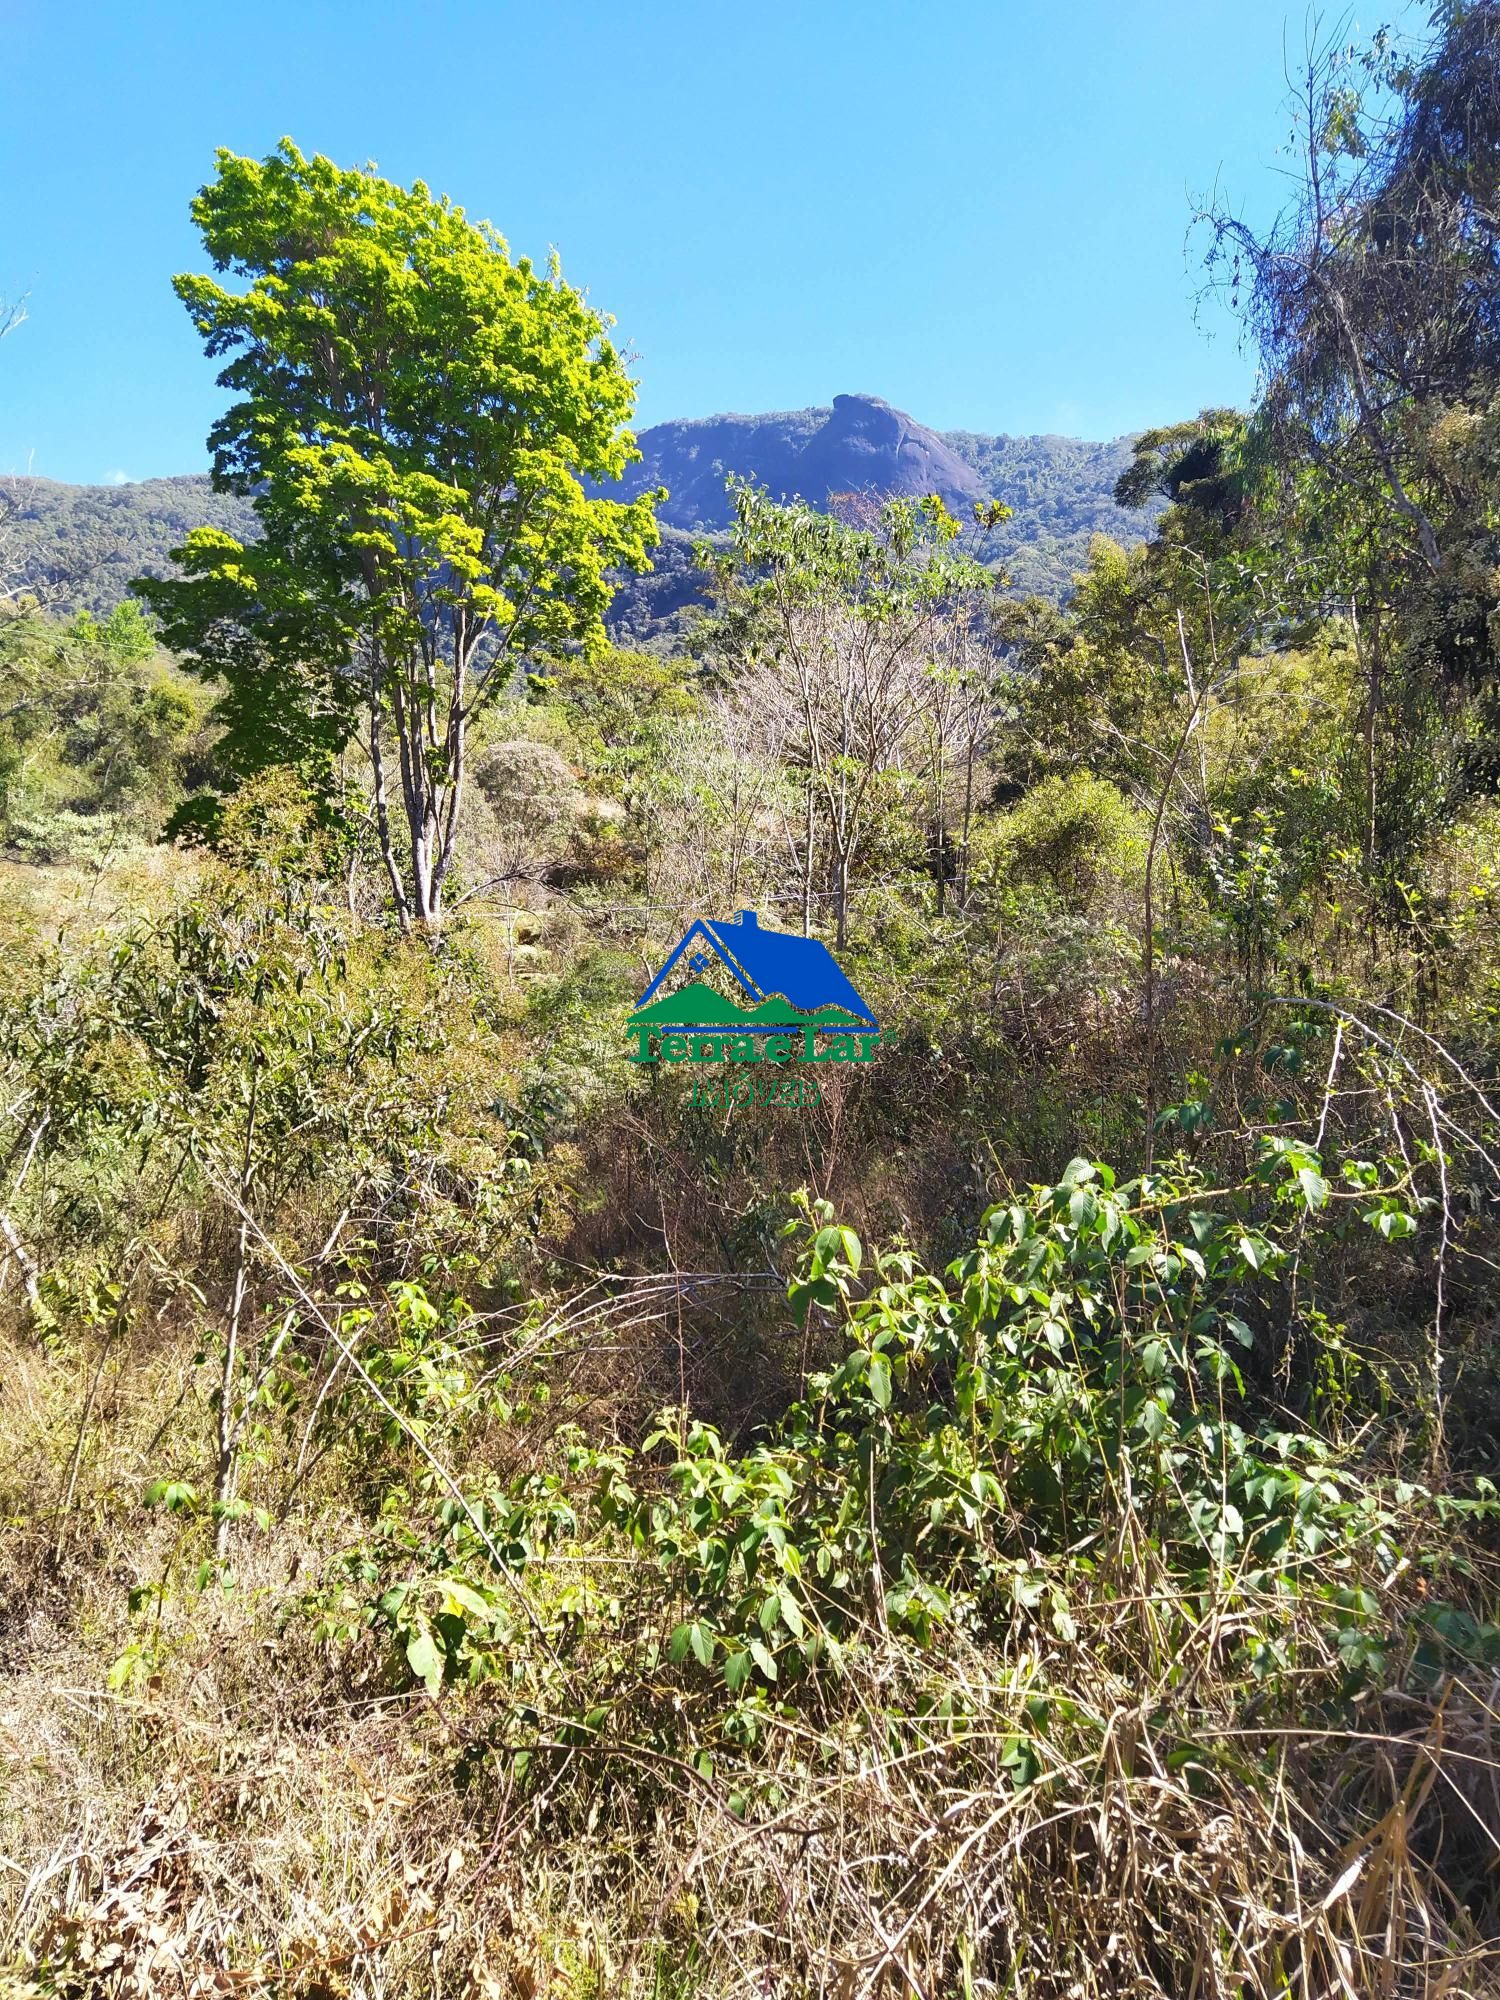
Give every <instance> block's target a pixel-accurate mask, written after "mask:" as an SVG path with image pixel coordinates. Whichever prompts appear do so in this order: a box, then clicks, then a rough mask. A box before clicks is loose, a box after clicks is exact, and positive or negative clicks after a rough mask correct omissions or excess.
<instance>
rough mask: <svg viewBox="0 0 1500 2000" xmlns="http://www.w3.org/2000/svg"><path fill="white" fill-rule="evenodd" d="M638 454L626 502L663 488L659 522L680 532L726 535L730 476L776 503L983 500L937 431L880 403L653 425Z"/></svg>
mask: <svg viewBox="0 0 1500 2000" xmlns="http://www.w3.org/2000/svg"><path fill="white" fill-rule="evenodd" d="M640 447H641V453H642V458H641V463H640V464H639V465H634V466H632V467H631V469H630V471H629V473H628V474H627V475H626V479H625V482H624V486H625V497H629V496H631V495H634V494H635V493H638V492H641V491H643V490H644V489H646V488H648V487H652V486H665V487H667V488H668V490H669V493H670V498H669V499H668V501H667V504H666V506H665V507H664V508H663V509H662V510H661V518H662V520H663V521H664V522H666V524H667V525H668V526H669V527H674V528H689V529H691V528H697V529H704V528H706V529H710V530H712V529H714V528H723V527H727V526H728V524H729V520H730V507H729V501H728V497H727V495H726V494H725V491H724V481H725V479H726V478H727V477H728V475H729V474H730V473H734V474H737V475H738V476H739V477H740V478H742V479H755V480H757V481H759V482H760V484H762V485H763V486H765V487H767V488H768V490H769V491H770V492H771V493H772V494H774V495H775V496H776V498H777V499H779V500H794V499H801V500H806V501H808V502H809V503H810V504H811V505H812V506H814V507H819V508H826V507H828V506H829V505H830V504H831V503H833V502H835V501H837V500H838V499H840V498H841V497H842V496H844V495H862V496H868V497H871V498H875V499H881V500H885V499H891V498H896V497H903V498H919V497H920V496H921V495H923V494H926V493H938V494H941V495H942V498H943V500H944V502H945V503H946V504H947V506H948V507H949V508H950V509H951V510H952V511H953V512H954V513H956V514H959V515H961V516H967V514H968V513H969V511H970V509H971V507H972V505H973V503H974V502H975V501H976V500H982V499H984V498H985V497H986V489H985V485H984V482H983V481H982V480H981V479H980V477H979V475H978V474H977V473H976V472H975V471H974V469H973V467H972V466H970V465H966V464H965V463H964V461H963V459H961V458H960V457H959V456H958V454H957V452H955V451H954V450H953V449H952V447H951V446H950V445H948V444H946V443H945V442H944V440H943V439H942V438H941V437H939V436H938V434H937V432H936V431H930V430H928V429H927V427H926V426H925V425H924V424H919V423H917V422H916V421H915V419H914V418H912V417H909V416H907V415H906V414H905V412H904V411H902V410H896V409H893V408H892V407H891V405H890V404H889V403H887V402H885V401H883V400H882V398H881V397H879V396H835V397H834V399H833V408H832V409H831V410H790V411H782V412H775V413H772V414H770V415H766V416H757V417H741V416H723V417H698V418H690V419H687V420H684V421H679V422H675V423H667V424H654V425H653V426H652V427H651V429H650V430H646V431H642V432H641V435H640Z"/></svg>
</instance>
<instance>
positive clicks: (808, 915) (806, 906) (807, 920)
mask: <svg viewBox="0 0 1500 2000" xmlns="http://www.w3.org/2000/svg"><path fill="white" fill-rule="evenodd" d="M812 884H813V788H812V772H811V771H810V770H809V772H808V774H807V836H806V842H805V844H804V846H803V849H802V935H803V936H804V937H811V936H812Z"/></svg>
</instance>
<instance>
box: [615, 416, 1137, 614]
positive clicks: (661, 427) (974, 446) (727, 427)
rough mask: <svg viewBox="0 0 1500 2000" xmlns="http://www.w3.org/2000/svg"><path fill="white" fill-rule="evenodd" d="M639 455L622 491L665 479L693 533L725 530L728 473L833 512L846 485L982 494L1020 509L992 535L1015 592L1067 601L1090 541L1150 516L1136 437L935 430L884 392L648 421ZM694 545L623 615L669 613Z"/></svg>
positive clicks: (849, 489)
mask: <svg viewBox="0 0 1500 2000" xmlns="http://www.w3.org/2000/svg"><path fill="white" fill-rule="evenodd" d="M639 444H640V450H641V460H640V463H639V464H638V465H633V466H632V467H631V468H630V470H629V472H628V473H627V474H626V476H625V478H624V479H623V480H622V481H621V482H620V486H619V488H617V489H616V490H617V491H620V492H621V493H622V494H623V495H624V496H625V497H627V498H633V497H634V496H635V495H636V494H638V493H642V492H645V491H647V490H648V489H649V488H651V487H654V486H665V487H666V488H667V489H668V496H669V497H668V499H667V501H666V504H665V505H664V507H663V508H662V510H661V519H662V522H663V523H664V525H665V526H666V527H667V528H668V529H669V530H672V529H675V530H677V531H678V533H679V534H681V535H684V536H686V537H689V538H691V537H692V536H694V535H703V534H710V535H711V534H713V533H715V532H717V531H721V530H723V529H724V528H725V527H727V525H728V523H729V519H730V509H729V504H728V500H727V497H726V494H725V490H724V482H725V480H726V478H727V477H728V476H729V475H730V474H731V473H733V474H735V475H736V476H738V477H739V478H742V479H754V480H757V481H758V482H759V483H760V484H761V485H763V486H765V487H766V488H768V489H769V491H770V492H772V493H773V494H775V495H776V496H777V497H778V498H781V499H796V498H800V499H803V500H807V501H809V502H810V503H811V504H812V505H813V506H815V507H821V508H826V507H828V506H829V505H830V504H831V503H833V502H835V501H836V500H837V499H838V498H839V497H840V496H841V495H844V494H876V495H879V496H881V497H888V496H891V495H899V494H904V495H908V496H912V497H917V496H920V495H922V494H924V493H939V494H941V495H942V497H943V500H944V501H945V502H946V504H947V505H948V507H949V508H950V509H951V510H952V511H953V512H954V513H955V514H956V515H958V517H959V518H960V520H964V521H967V520H970V519H971V518H972V511H973V504H974V502H975V501H976V500H989V499H995V500H1003V501H1004V502H1005V504H1006V505H1007V506H1008V507H1010V508H1011V509H1012V518H1011V519H1010V520H1009V521H1006V522H1004V523H1002V525H1001V526H1000V527H998V528H996V529H995V530H993V531H992V532H991V533H990V534H988V535H987V536H986V537H985V538H984V542H983V545H982V551H981V552H982V554H983V555H984V557H985V559H986V561H989V562H993V563H996V564H999V565H1000V566H1001V567H1003V568H1004V570H1005V572H1006V574H1007V575H1008V576H1009V577H1010V579H1011V585H1012V588H1013V589H1014V590H1016V592H1017V593H1018V594H1020V595H1027V594H1030V593H1035V594H1037V595H1039V596H1045V597H1054V598H1061V597H1064V596H1066V595H1067V593H1068V590H1069V589H1070V587H1071V585H1072V580H1073V577H1074V575H1075V574H1076V573H1077V572H1078V570H1080V569H1081V568H1082V567H1083V564H1084V561H1085V559H1086V558H1087V555H1088V545H1089V540H1090V537H1091V536H1093V535H1096V534H1105V535H1110V536H1112V537H1113V538H1114V539H1115V540H1116V541H1121V542H1126V543H1131V542H1139V541H1142V540H1144V538H1145V535H1146V531H1147V529H1148V527H1149V524H1150V521H1151V518H1152V515H1151V512H1149V511H1147V512H1145V513H1131V512H1128V511H1127V510H1125V509H1123V508H1120V507H1117V506H1116V505H1115V499H1114V486H1115V481H1116V480H1117V479H1118V478H1119V476H1120V474H1121V473H1122V472H1123V471H1124V469H1125V467H1126V466H1127V465H1128V464H1129V463H1130V458H1131V439H1130V438H1129V437H1119V438H1112V439H1110V440H1109V441H1108V442H1106V443H1093V442H1090V441H1088V440H1086V439H1082V438H1068V437H1005V436H1000V437H989V436H985V435H983V434H981V433H979V432H976V431H934V430H929V429H928V428H927V427H926V426H925V425H923V424H919V423H918V422H917V421H916V420H915V419H914V418H912V417H909V416H907V415H906V414H905V412H904V411H902V410H897V409H893V408H892V406H891V405H890V404H889V403H887V402H884V401H883V400H882V399H881V398H880V397H879V396H836V397H835V398H834V400H833V406H832V408H831V409H812V410H785V411H780V412H776V413H773V414H770V415H762V416H718V417H688V418H681V419H678V420H676V421H674V422H672V423H665V424H653V425H652V426H651V428H650V429H649V430H644V431H642V432H641V434H640V438H639ZM686 548H687V543H683V544H681V545H680V546H679V547H678V548H675V549H674V548H671V546H670V538H669V540H668V546H667V549H666V550H665V551H664V556H665V560H664V562H659V563H658V566H657V567H658V571H662V570H665V572H666V576H667V577H668V578H670V582H665V583H664V582H662V581H659V580H658V578H657V577H652V578H648V579H646V580H645V582H644V583H637V582H634V581H632V582H631V583H630V584H629V585H628V586H627V590H626V593H625V599H626V601H625V602H624V603H622V604H621V605H620V606H619V608H618V611H617V616H619V617H620V618H621V619H623V620H628V619H629V618H630V616H631V611H632V607H633V605H634V603H635V602H636V601H637V600H641V601H643V602H644V603H645V604H646V605H647V606H649V610H648V613H647V618H648V620H649V618H650V615H651V612H653V611H657V610H658V609H659V610H660V611H662V612H664V613H665V615H668V616H670V615H671V614H672V613H673V612H675V611H677V610H679V609H680V602H681V600H682V599H683V595H684V592H687V593H691V591H692V589H693V585H694V581H695V580H694V579H693V578H692V576H691V574H690V573H688V572H687V569H686Z"/></svg>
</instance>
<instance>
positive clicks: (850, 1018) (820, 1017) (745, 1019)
mask: <svg viewBox="0 0 1500 2000" xmlns="http://www.w3.org/2000/svg"><path fill="white" fill-rule="evenodd" d="M628 1025H629V1026H630V1027H632V1028H641V1027H646V1026H647V1025H649V1026H651V1027H664V1028H739V1029H742V1030H745V1031H747V1032H748V1031H751V1030H754V1029H756V1028H808V1027H811V1028H858V1027H862V1026H864V1025H865V1024H864V1023H863V1022H862V1021H860V1019H859V1017H858V1016H857V1015H855V1014H851V1013H850V1012H849V1010H848V1009H847V1008H845V1007H819V1008H818V1009H817V1010H816V1012H814V1013H811V1014H804V1013H801V1012H799V1011H798V1009H797V1008H795V1007H793V1006H790V1005H789V1004H788V1002H787V1001H786V1000H784V999H783V998H782V996H781V995H780V994H779V993H773V994H771V995H770V997H769V998H768V999H765V1000H762V1001H761V1002H760V1004H759V1006H757V1007H737V1006H736V1005H735V1003H734V1002H733V1001H732V1000H726V999H725V998H724V997H723V995H722V994H720V993H715V991H714V990H713V988H712V987H711V986H705V985H703V984H702V983H701V981H700V982H698V983H695V984H694V985H691V986H684V987H682V988H681V989H680V991H678V992H676V993H673V994H671V995H670V996H669V997H668V998H667V999H665V1000H654V1001H653V1002H652V1003H651V1005H650V1006H649V1007H641V1008H639V1009H638V1010H637V1011H636V1012H635V1013H634V1014H632V1015H631V1017H630V1021H629V1024H628Z"/></svg>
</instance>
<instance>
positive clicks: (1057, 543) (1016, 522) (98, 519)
mask: <svg viewBox="0 0 1500 2000" xmlns="http://www.w3.org/2000/svg"><path fill="white" fill-rule="evenodd" d="M640 448H641V462H640V463H639V464H638V465H634V466H632V467H631V468H630V471H629V472H628V474H627V475H626V477H625V478H624V479H623V480H622V481H621V482H620V483H619V485H618V486H616V487H615V488H613V489H612V490H613V491H614V492H616V493H619V494H620V495H622V497H626V498H630V497H633V496H634V495H635V494H637V493H641V492H644V491H646V490H647V489H648V488H650V487H653V486H665V487H667V488H668V489H669V494H670V497H669V499H668V500H667V502H666V504H665V506H664V507H663V508H662V511H661V519H662V523H663V528H664V534H663V539H662V546H661V548H660V550H659V551H658V554H657V559H656V566H655V568H654V570H653V571H652V572H651V574H650V575H649V576H645V577H627V578H625V579H624V580H623V581H622V584H621V587H620V590H619V593H618V595H617V597H616V600H615V604H614V607H613V610H612V612H611V615H610V623H611V626H612V628H613V630H614V632H615V635H616V637H617V638H618V639H619V640H620V641H621V642H622V643H624V644H629V645H647V644H651V643H653V642H657V643H660V642H662V641H663V640H665V639H668V638H670V637H672V636H673V635H674V634H675V633H676V632H678V631H680V629H681V628H682V626H683V624H684V623H685V622H686V620H687V618H688V617H689V616H690V615H691V612H692V610H693V608H694V607H695V606H696V605H697V604H698V603H700V602H701V577H700V573H699V572H698V571H697V570H696V569H695V568H694V566H693V560H692V550H693V544H694V541H695V540H696V539H698V538H700V537H702V536H705V535H707V536H710V537H711V536H713V535H715V534H721V533H722V532H723V531H724V529H725V528H726V527H727V525H728V522H729V518H730V510H729V504H728V500H727V498H726V495H725V491H724V482H725V479H726V477H727V476H728V475H729V474H730V473H735V474H737V475H739V476H740V477H741V478H746V479H755V480H758V481H759V482H760V483H761V484H762V485H764V486H766V487H767V488H769V490H770V491H771V492H772V493H774V494H776V495H777V496H778V497H780V498H784V499H792V498H797V497H800V498H802V499H805V500H807V501H809V502H810V503H811V504H812V505H813V506H816V507H821V508H827V507H829V506H830V505H833V504H836V503H837V502H838V501H839V500H840V498H841V496H844V495H849V494H870V495H876V496H880V497H886V496H889V495H894V494H906V495H911V496H919V495H921V494H924V493H940V494H941V495H942V497H943V499H944V501H945V502H946V503H947V505H948V506H949V507H950V508H951V509H952V510H953V512H954V513H955V514H957V515H958V516H959V518H960V519H962V520H969V519H971V518H972V510H973V504H974V502H975V501H976V500H986V499H998V500H1003V501H1004V502H1005V503H1006V505H1007V506H1008V507H1010V508H1012V509H1013V516H1012V518H1011V519H1010V520H1009V521H1006V522H1004V523H1003V524H1002V525H1001V526H1000V527H999V528H997V529H995V530H993V531H992V532H991V533H990V534H988V535H987V536H986V537H985V538H984V540H983V543H982V544H981V550H980V552H981V554H982V555H983V556H984V558H985V560H986V561H988V562H992V563H995V564H997V565H999V566H1001V567H1002V568H1003V569H1004V571H1005V573H1006V575H1007V576H1008V577H1009V579H1010V584H1011V588H1012V589H1013V590H1015V591H1016V592H1017V594H1019V595H1025V594H1030V593H1035V594H1037V595H1040V596H1046V597H1053V598H1058V599H1061V598H1063V597H1065V596H1066V595H1067V593H1068V590H1069V588H1070V586H1071V583H1072V579H1073V576H1074V575H1075V574H1076V572H1077V571H1078V570H1079V569H1081V568H1082V566H1083V563H1084V561H1085V558H1086V556H1087V553H1088V544H1089V538H1090V536H1092V535H1095V534H1101V533H1102V534H1107V535H1112V536H1113V537H1114V538H1115V539H1116V540H1118V541H1123V542H1127V543H1129V542H1137V541H1140V540H1142V539H1143V537H1144V535H1145V532H1146V529H1147V527H1148V525H1149V521H1150V515H1149V514H1132V513H1126V512H1123V511H1122V510H1121V509H1120V508H1118V507H1116V506H1115V504H1114V483H1115V480H1116V479H1117V478H1118V477H1119V475H1120V473H1121V471H1123V469H1124V468H1125V466H1126V465H1127V464H1128V463H1129V461H1130V440H1129V438H1114V439H1112V440H1110V441H1109V442H1108V443H1089V442H1087V441H1086V440H1083V439H1080V438H1065V437H987V436H983V435H981V434H979V433H977V432H973V431H933V430H929V429H927V428H926V426H925V425H922V424H919V423H917V422H916V421H915V419H914V418H912V417H909V416H907V415H906V414H905V413H904V412H903V411H901V410H897V409H893V408H892V407H891V405H890V404H889V403H886V402H884V401H882V400H881V398H880V397H878V396H836V397H835V398H834V401H833V407H832V408H831V409H814V410H791V411H781V412H775V413H772V414H769V415H764V416H750V417H744V416H718V417H689V418H683V419H680V420H678V421H675V422H672V423H665V424H653V425H652V426H651V427H650V429H648V430H644V431H642V432H641V434H640ZM7 514H8V517H9V518H8V519H7V518H6V516H7ZM204 524H208V525H212V526H214V527H219V528H224V529H226V530H228V532H229V533H231V534H234V535H239V536H241V537H248V536H251V535H253V534H254V532H255V514H254V510H253V509H252V507H251V506H250V503H249V502H248V501H246V500H236V499H233V498H231V497H229V496H228V495H225V494H220V493H215V492H214V490H213V487H212V486H211V484H210V483H209V480H208V478H207V476H206V475H205V474H186V475H184V476H183V477H181V478H177V479H143V480H137V481H133V482H131V483H128V484H124V485H119V486H66V485H62V484H60V483H59V482H58V481H56V480H52V479H22V478H4V479H0V585H3V584H5V583H8V582H14V581H21V582H23V583H24V584H25V585H26V586H27V587H28V588H31V589H34V590H36V592H37V594H38V595H39V596H40V597H41V598H42V600H43V601H44V603H46V604H48V605H49V606H51V607H52V608H54V609H56V610H59V611H73V610H83V609H87V610H90V611H96V612H106V611H109V610H111V609H112V608H113V607H114V606H115V605H116V604H118V603H119V602H120V601H121V600H122V598H124V597H125V596H126V595H127V591H128V585H129V582H130V579H131V578H132V577H133V576H141V575H150V576H162V575H166V574H168V573H169V572H170V569H171V563H170V560H169V557H168V551H169V550H170V549H172V548H173V547H175V546H176V545H177V544H178V543H179V542H180V541H181V540H182V538H183V536H184V535H185V534H186V533H187V531H188V529H189V528H193V527H198V526H200V525H204Z"/></svg>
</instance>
